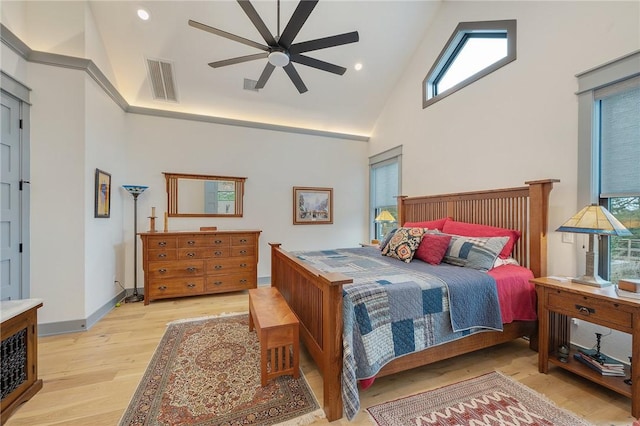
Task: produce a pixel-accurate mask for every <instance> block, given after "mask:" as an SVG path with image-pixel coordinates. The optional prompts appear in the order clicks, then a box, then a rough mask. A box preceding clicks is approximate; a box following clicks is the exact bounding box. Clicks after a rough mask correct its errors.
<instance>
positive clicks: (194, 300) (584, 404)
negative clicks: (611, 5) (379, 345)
mask: <svg viewBox="0 0 640 426" xmlns="http://www.w3.org/2000/svg"><path fill="white" fill-rule="evenodd" d="M248 307H249V306H248V296H247V293H246V292H239V293H232V294H227V295H214V296H202V297H190V298H184V299H175V300H165V301H157V302H153V303H151V304H149V305H148V306H144V305H143V304H142V303H134V304H124V305H122V306H121V307H118V308H114V309H113V310H112V311H111V312H109V313H108V314H107V315H106V316H105V317H104V318H103V319H102V320H100V321H99V322H98V323H97V324H96V325H94V326H93V327H92V328H91V329H90V330H88V331H85V332H78V333H70V334H63V335H57V336H49V337H41V338H39V346H38V351H39V353H38V359H39V376H40V378H42V379H43V380H44V387H43V389H42V390H41V391H40V392H39V393H38V394H37V395H35V397H33V398H32V399H31V400H30V401H28V402H27V403H25V404H23V405H22V406H21V407H20V408H19V409H18V410H17V411H16V413H15V414H14V415H13V416H12V417H11V418H10V419H9V421H8V422H7V426H17V425H29V426H36V425H70V426H73V425H78V426H86V425H92V426H99V425H117V423H118V421H119V419H120V417H121V415H122V413H123V412H124V410H125V409H126V407H127V405H128V403H129V400H130V398H131V396H132V395H133V392H134V391H135V389H136V387H137V385H138V382H139V380H140V379H141V377H142V375H143V374H144V371H145V369H146V367H147V364H148V362H149V360H150V359H151V356H152V355H153V353H154V351H155V349H156V346H157V344H158V342H159V341H160V339H161V337H162V335H163V333H164V331H165V327H166V324H167V323H168V322H170V321H173V320H176V319H184V318H197V317H204V316H211V315H216V314H220V313H224V312H246V311H248ZM300 366H301V368H302V370H303V372H304V375H305V377H306V378H307V380H308V382H309V384H310V386H311V387H312V389H313V391H314V393H315V394H316V397H317V398H318V399H319V401H320V403H322V401H321V398H322V382H321V379H320V375H319V372H318V370H317V368H315V366H314V365H313V363H312V361H310V358H309V357H308V356H307V354H306V353H305V352H304V351H302V354H301V365H300ZM493 370H499V371H502V372H503V373H505V374H507V375H509V376H512V377H513V378H515V379H517V380H518V381H520V382H522V383H523V384H525V385H527V386H529V387H530V388H532V389H535V390H536V391H538V392H541V393H543V394H545V395H546V396H547V397H548V398H550V399H551V400H553V401H554V402H555V403H556V404H558V405H560V406H562V407H564V408H565V409H568V410H570V411H572V412H574V413H576V414H578V415H579V416H583V417H584V418H586V419H587V420H588V421H590V422H592V423H594V424H596V425H616V426H618V425H631V424H632V423H633V421H634V419H633V418H632V417H631V415H630V410H631V402H630V400H629V399H628V398H625V397H623V396H620V395H618V394H615V393H613V392H611V391H609V390H607V389H605V388H603V387H600V386H598V385H594V384H592V383H590V382H588V381H586V380H583V379H581V378H579V377H577V376H575V375H572V374H571V373H569V372H566V371H564V370H560V369H558V368H554V367H551V371H550V373H549V374H547V375H545V374H539V373H538V371H537V356H536V353H534V352H532V351H530V350H529V348H528V345H527V342H525V341H515V342H511V343H507V344H504V345H500V346H498V347H495V348H491V349H487V350H483V351H479V352H476V353H474V354H470V355H464V356H460V357H457V358H454V359H451V360H446V361H441V362H439V363H437V364H433V365H431V366H425V367H421V368H417V369H414V370H411V371H408V372H403V373H399V374H396V375H393V376H389V377H384V378H381V379H378V380H377V381H376V382H375V383H374V385H373V386H372V387H371V388H369V389H368V390H366V391H364V392H362V393H361V402H362V407H363V409H364V408H366V407H369V406H371V405H374V404H378V403H382V402H385V401H388V400H391V399H397V398H400V397H403V396H407V395H411V394H414V393H417V392H420V391H424V390H428V389H432V388H435V387H440V386H444V385H446V384H449V383H453V382H457V381H460V380H464V379H467V378H471V377H474V376H477V375H480V374H483V373H486V372H489V371H493ZM317 423H318V424H325V423H327V421H326V420H320V421H318V422H317ZM332 424H335V425H364V424H371V421H370V419H369V417H368V414H367V413H366V412H364V411H361V412H360V413H359V414H358V416H357V417H356V418H355V419H354V421H353V422H349V421H347V420H346V419H341V420H338V421H336V422H333V423H332Z"/></svg>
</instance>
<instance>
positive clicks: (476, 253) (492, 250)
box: [442, 235, 509, 271]
mask: <svg viewBox="0 0 640 426" xmlns="http://www.w3.org/2000/svg"><path fill="white" fill-rule="evenodd" d="M508 240H509V237H490V238H482V237H461V236H458V235H452V236H451V242H450V243H449V248H448V249H447V252H446V253H445V255H444V258H443V259H442V261H443V262H446V263H450V264H452V265H457V266H464V267H467V268H473V269H479V270H481V271H488V270H489V269H491V268H493V263H494V262H495V260H496V258H497V257H498V255H499V254H500V251H501V250H502V249H503V248H504V245H505V244H506V243H507V241H508Z"/></svg>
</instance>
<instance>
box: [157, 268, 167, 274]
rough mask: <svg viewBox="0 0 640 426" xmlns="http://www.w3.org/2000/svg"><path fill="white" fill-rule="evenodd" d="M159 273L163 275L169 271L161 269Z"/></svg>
mask: <svg viewBox="0 0 640 426" xmlns="http://www.w3.org/2000/svg"><path fill="white" fill-rule="evenodd" d="M158 272H160V273H161V274H164V273H166V272H167V270H166V269H165V268H161V269H158Z"/></svg>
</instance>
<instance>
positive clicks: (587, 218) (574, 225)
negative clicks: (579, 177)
mask: <svg viewBox="0 0 640 426" xmlns="http://www.w3.org/2000/svg"><path fill="white" fill-rule="evenodd" d="M556 231H559V232H577V233H581V234H597V235H617V236H619V237H622V236H629V235H632V234H631V232H630V231H629V230H628V229H627V228H625V227H624V225H623V224H622V223H620V221H619V220H618V219H616V218H615V217H614V216H613V215H612V214H611V213H610V212H609V211H608V210H607V209H605V208H604V207H602V206H599V205H597V204H591V205H589V206H586V207H585V208H583V209H582V210H580V211H579V212H578V213H576V214H574V215H573V216H572V217H571V218H570V219H569V220H567V221H566V222H565V223H564V224H563V225H562V226H561V227H559V228H558V229H556Z"/></svg>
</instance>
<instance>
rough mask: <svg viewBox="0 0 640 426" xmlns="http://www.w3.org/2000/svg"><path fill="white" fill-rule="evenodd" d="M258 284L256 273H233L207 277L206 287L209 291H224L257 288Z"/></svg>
mask: <svg viewBox="0 0 640 426" xmlns="http://www.w3.org/2000/svg"><path fill="white" fill-rule="evenodd" d="M256 285H257V282H256V277H255V274H231V275H220V276H209V277H207V278H206V282H205V287H204V288H205V291H206V292H207V293H223V292H225V291H238V290H245V289H248V288H256Z"/></svg>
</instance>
